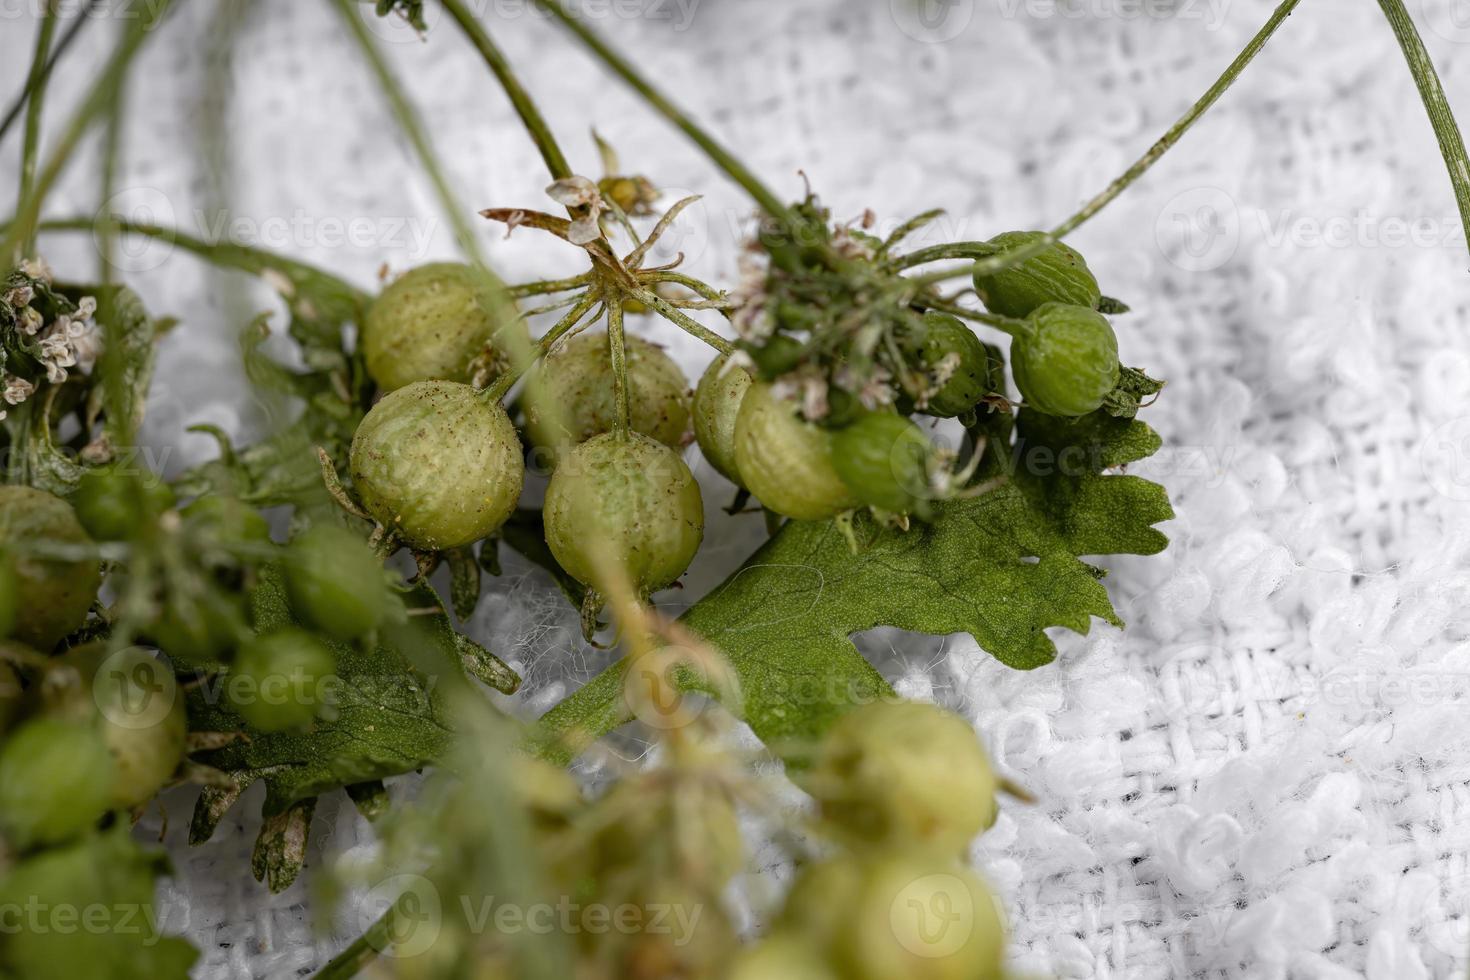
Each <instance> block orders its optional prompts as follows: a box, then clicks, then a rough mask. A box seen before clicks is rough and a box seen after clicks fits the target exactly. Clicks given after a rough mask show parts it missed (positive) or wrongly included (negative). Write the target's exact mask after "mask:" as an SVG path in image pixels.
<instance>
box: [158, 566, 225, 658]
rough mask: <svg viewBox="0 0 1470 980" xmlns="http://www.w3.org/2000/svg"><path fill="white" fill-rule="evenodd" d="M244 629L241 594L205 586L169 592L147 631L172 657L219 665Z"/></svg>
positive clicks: (160, 647) (159, 646)
mask: <svg viewBox="0 0 1470 980" xmlns="http://www.w3.org/2000/svg"><path fill="white" fill-rule="evenodd" d="M244 631H245V614H244V612H243V609H242V606H241V603H240V601H239V599H238V598H236V597H234V596H231V595H226V594H225V593H223V592H220V591H217V590H215V589H214V588H211V587H209V586H207V585H206V586H205V587H204V588H203V589H202V590H196V589H190V590H188V591H185V592H170V593H169V594H168V595H166V596H165V597H164V599H163V606H162V609H161V610H160V611H159V614H158V618H157V619H155V620H154V621H153V623H152V624H151V625H150V626H149V627H148V628H147V630H146V631H145V632H146V635H147V637H148V638H149V639H151V640H152V641H153V642H154V643H156V644H157V645H158V648H159V649H160V650H162V651H163V652H164V653H166V654H168V656H169V658H170V659H171V660H174V661H177V662H178V663H179V664H181V665H183V666H187V667H200V668H203V667H212V666H216V665H218V664H219V663H220V662H221V661H222V660H223V659H224V658H225V657H226V656H227V655H228V654H229V652H230V651H231V650H233V649H234V648H235V645H236V644H237V643H238V642H239V640H240V637H241V635H242V634H243V633H244Z"/></svg>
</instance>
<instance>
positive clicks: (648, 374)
mask: <svg viewBox="0 0 1470 980" xmlns="http://www.w3.org/2000/svg"><path fill="white" fill-rule="evenodd" d="M623 354H624V363H625V365H626V367H627V372H628V410H629V418H628V424H629V425H630V426H631V427H632V429H633V431H634V432H638V433H641V434H643V435H645V436H648V437H649V438H651V439H657V440H658V441H659V442H661V443H663V444H664V445H666V446H672V447H674V448H678V447H679V446H681V445H683V442H684V435H685V433H686V432H687V431H688V429H689V379H688V378H686V377H684V372H683V371H681V370H679V365H677V364H675V363H674V360H673V358H671V357H669V355H668V354H666V353H664V352H663V350H662V349H660V348H659V347H657V346H655V345H653V344H651V343H649V342H648V341H646V340H643V339H641V338H639V337H634V336H632V335H631V334H629V335H625V336H624V338H623ZM521 404H522V407H523V409H524V411H525V415H526V436H527V438H529V439H530V440H531V444H532V445H534V446H536V447H538V448H540V449H546V450H552V451H553V452H555V453H556V454H557V455H558V456H560V454H561V453H562V452H564V451H565V450H566V449H567V448H569V447H570V446H572V445H574V444H576V443H580V442H586V441H587V440H588V439H591V438H592V437H593V436H597V435H602V434H603V433H605V432H611V431H612V430H613V426H614V424H615V423H616V421H617V403H616V401H615V400H614V398H613V370H612V362H611V361H610V360H609V357H608V338H607V334H606V333H593V334H581V335H579V336H577V337H573V338H572V339H571V340H569V341H566V342H565V343H564V344H562V345H561V346H560V347H559V348H558V349H557V350H555V351H553V352H552V353H551V354H549V355H547V356H546V357H545V358H544V359H542V361H541V362H540V363H539V364H537V365H536V367H535V368H533V369H532V370H531V372H530V375H529V376H528V377H527V379H526V392H525V395H524V397H523V398H522V400H521Z"/></svg>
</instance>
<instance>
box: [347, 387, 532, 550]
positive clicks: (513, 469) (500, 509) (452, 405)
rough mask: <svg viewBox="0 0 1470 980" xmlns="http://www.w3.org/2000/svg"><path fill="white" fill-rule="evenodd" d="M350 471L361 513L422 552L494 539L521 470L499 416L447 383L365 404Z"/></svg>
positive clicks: (516, 447) (496, 408) (506, 423)
mask: <svg viewBox="0 0 1470 980" xmlns="http://www.w3.org/2000/svg"><path fill="white" fill-rule="evenodd" d="M351 469H352V483H353V487H354V489H355V490H356V491H357V495H358V498H359V499H360V500H361V501H362V505H363V506H364V507H365V508H367V511H368V513H370V514H372V515H373V517H374V518H376V519H377V520H378V521H379V523H381V524H383V525H384V526H385V527H387V528H389V529H390V530H392V531H394V532H396V533H397V534H399V535H400V536H402V537H403V539H404V540H406V541H407V542H408V543H409V544H411V545H412V546H413V547H415V548H418V549H419V550H422V551H443V550H447V549H450V548H458V547H461V546H463V545H467V544H470V543H472V542H475V541H478V540H480V539H481V538H484V537H486V536H488V535H489V534H491V533H492V532H494V531H495V530H496V529H497V528H498V527H500V525H502V524H504V523H505V521H506V518H508V517H510V515H511V512H512V511H514V510H515V506H516V501H517V500H519V499H520V495H521V486H522V483H523V482H524V480H525V472H526V470H525V461H524V460H523V459H522V458H521V444H520V440H519V439H518V438H517V437H516V432H515V427H514V426H512V425H511V424H510V419H509V417H507V416H506V414H505V409H503V408H501V407H500V405H498V404H496V403H494V402H491V401H488V400H486V399H485V398H484V397H483V396H482V395H481V394H480V393H479V392H477V391H475V389H473V388H471V387H470V386H469V385H463V384H455V383H453V382H449V381H420V382H416V383H414V384H411V385H409V386H408V387H406V388H399V389H398V390H397V391H395V392H393V393H392V394H390V395H388V396H387V397H385V398H384V399H383V400H382V401H380V402H378V404H377V405H375V406H373V409H372V411H370V412H368V414H367V417H366V418H364V419H363V420H362V423H361V424H360V425H359V426H358V427H357V434H356V435H355V436H353V439H352V461H351Z"/></svg>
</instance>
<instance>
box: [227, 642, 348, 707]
mask: <svg viewBox="0 0 1470 980" xmlns="http://www.w3.org/2000/svg"><path fill="white" fill-rule="evenodd" d="M336 670H337V657H336V655H335V654H333V653H332V651H331V649H330V648H329V647H327V645H326V644H324V643H322V642H321V641H320V640H318V639H317V638H316V637H314V636H312V635H311V634H310V633H308V632H306V631H305V630H299V629H295V628H289V627H288V628H286V629H283V630H278V631H276V632H274V633H266V634H264V635H261V636H257V637H255V638H254V639H252V640H251V641H250V642H248V643H246V644H245V645H244V646H242V647H241V648H240V652H239V653H238V654H236V656H235V663H234V666H233V667H231V669H230V677H229V679H228V683H227V688H226V689H227V691H228V692H229V697H230V701H231V703H232V704H233V705H234V708H235V710H236V711H237V712H238V713H239V714H240V717H242V718H244V719H245V720H246V722H248V723H249V724H250V726H251V727H252V728H256V729H258V730H260V731H262V732H283V731H291V730H299V729H304V728H307V727H309V726H310V725H311V723H312V722H313V721H314V720H315V719H316V717H317V716H318V715H319V714H320V713H321V711H322V710H323V709H324V708H326V707H327V706H328V703H329V701H330V700H331V691H330V685H331V682H332V680H333V677H334V674H335V671H336Z"/></svg>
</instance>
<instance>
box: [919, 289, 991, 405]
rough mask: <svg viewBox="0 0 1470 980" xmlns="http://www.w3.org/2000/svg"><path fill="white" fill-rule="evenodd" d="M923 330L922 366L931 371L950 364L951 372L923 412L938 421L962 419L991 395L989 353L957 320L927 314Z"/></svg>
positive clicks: (932, 395)
mask: <svg viewBox="0 0 1470 980" xmlns="http://www.w3.org/2000/svg"><path fill="white" fill-rule="evenodd" d="M924 328H925V332H924V347H923V355H922V356H923V360H924V363H925V364H926V365H927V366H928V367H929V369H930V370H931V371H932V370H936V369H938V368H939V367H940V366H941V365H942V364H952V365H953V369H952V370H951V373H950V375H949V377H948V378H947V379H945V381H944V383H943V384H941V385H940V386H939V390H938V391H936V392H934V393H933V394H931V395H930V396H929V400H928V402H927V403H926V404H925V406H924V408H923V412H924V414H925V415H932V416H934V417H936V418H941V419H952V418H954V417H956V416H958V415H963V414H964V413H966V412H968V411H970V410H971V409H973V408H974V407H975V406H976V405H978V404H980V399H982V398H984V397H985V396H986V395H987V394H989V393H990V391H991V386H990V353H989V351H987V350H986V349H985V344H984V343H982V342H981V340H980V338H979V337H977V336H975V331H973V330H971V329H970V328H969V327H967V326H966V325H965V324H964V323H962V322H961V321H960V320H959V319H958V318H956V317H952V316H949V315H948V314H944V313H926V314H924Z"/></svg>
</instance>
